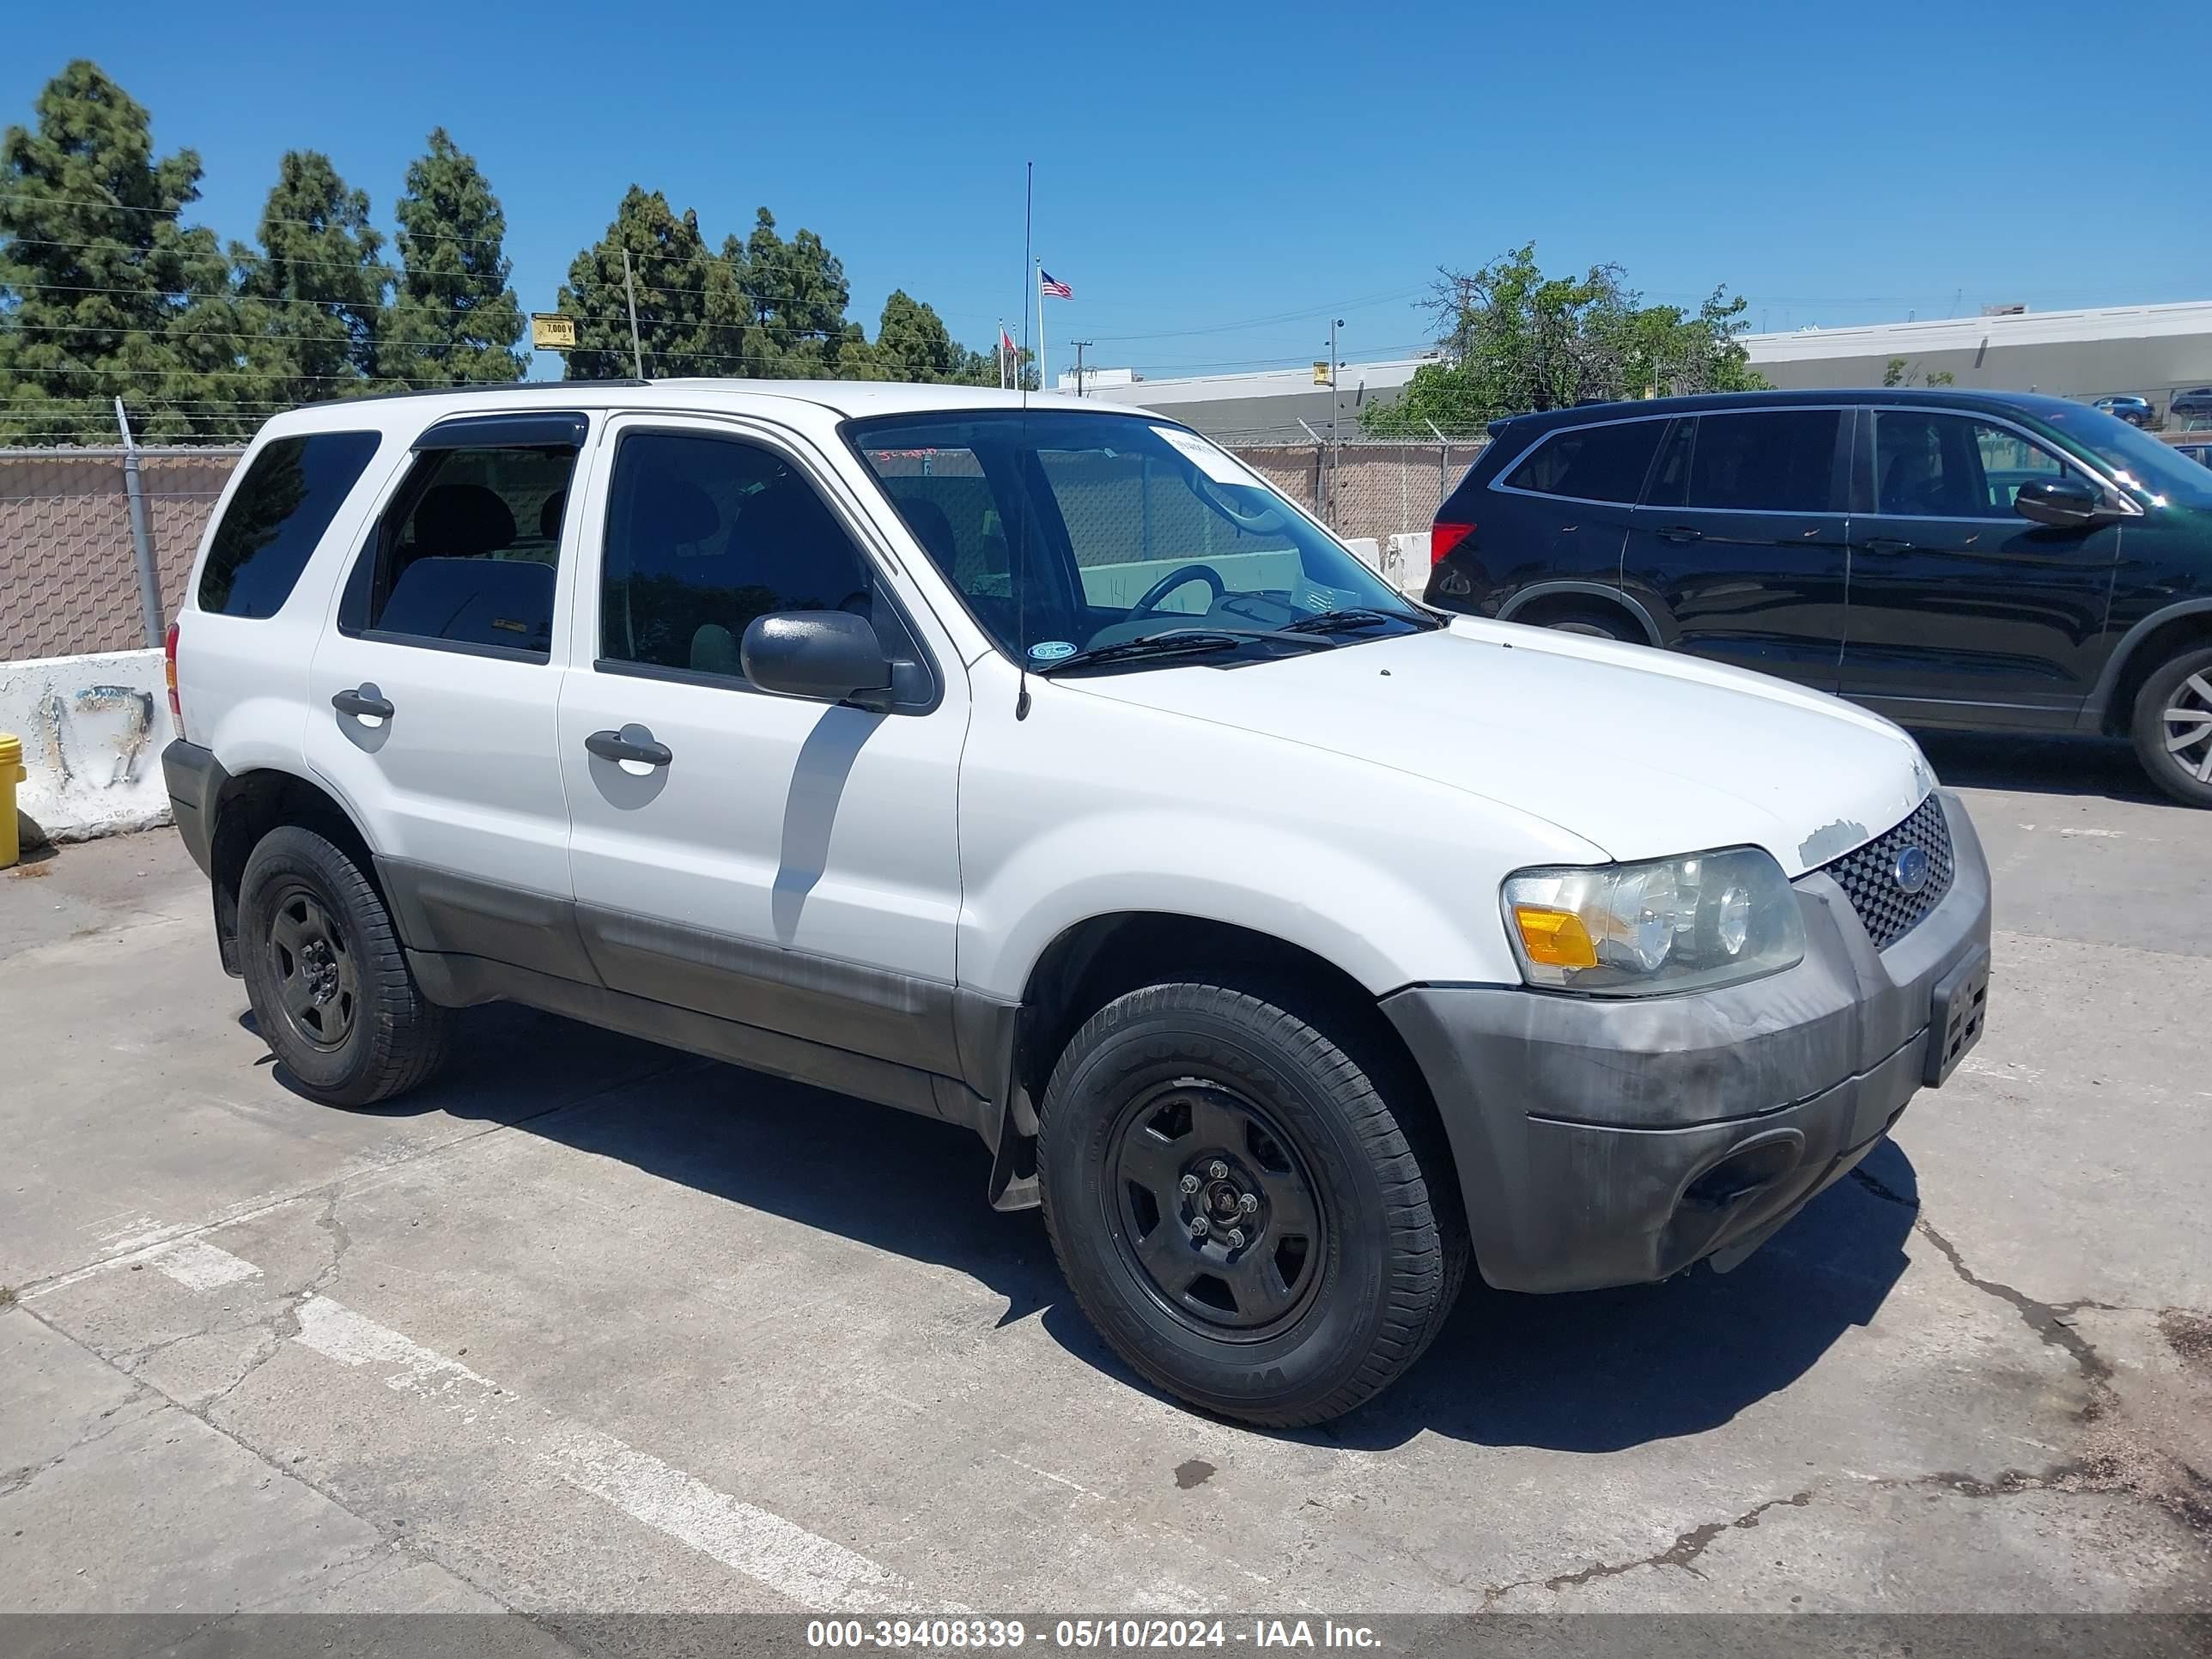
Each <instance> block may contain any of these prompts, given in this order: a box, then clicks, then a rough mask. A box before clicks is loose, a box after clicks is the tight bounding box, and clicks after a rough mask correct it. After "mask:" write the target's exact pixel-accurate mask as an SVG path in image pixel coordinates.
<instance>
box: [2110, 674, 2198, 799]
mask: <svg viewBox="0 0 2212 1659" xmlns="http://www.w3.org/2000/svg"><path fill="white" fill-rule="evenodd" d="M2129 735H2130V737H2132V738H2134V739H2135V745H2136V758H2137V759H2138V760H2140V761H2141V762H2142V766H2143V770H2144V771H2146V772H2148V773H2149V774H2150V780H2151V781H2152V782H2153V783H2154V784H2156V785H2157V786H2158V787H2160V788H2161V789H2163V790H2164V791H2166V793H2167V794H2169V795H2171V796H2172V797H2173V798H2174V799H2176V800H2178V801H2180V802H2181V803H2183V804H2184V805H2188V806H2212V646H2198V647H2195V648H2194V649H2192V650H2187V651H2184V652H2182V653H2180V655H2179V656H2177V657H2175V658H2174V659H2172V661H2171V662H2168V663H2167V664H2166V665H2165V666H2164V667H2162V668H2160V669H2159V670H2158V671H2156V672H2155V673H2154V674H2152V676H2151V677H2150V678H2148V680H2145V681H2144V682H2143V688H2142V690H2141V691H2139V692H2137V693H2136V706H2135V714H2134V718H2133V720H2132V721H2131V722H2130V727H2129Z"/></svg>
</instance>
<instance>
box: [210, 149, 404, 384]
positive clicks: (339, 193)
mask: <svg viewBox="0 0 2212 1659" xmlns="http://www.w3.org/2000/svg"><path fill="white" fill-rule="evenodd" d="M383 248H384V237H383V234H382V233H381V232H380V231H378V230H377V229H376V228H375V227H374V226H373V225H371V224H370V223H369V222H368V194H367V192H366V191H358V190H350V189H349V188H347V186H346V183H345V180H344V179H341V178H340V177H339V176H338V172H337V168H336V167H333V166H332V165H331V158H330V157H329V156H327V155H322V154H320V153H319V152H318V151H315V150H311V149H307V150H289V151H287V152H286V153H285V155H284V158H283V161H281V162H280V163H279V164H278V167H277V176H276V185H275V187H274V188H272V189H271V190H270V192H269V200H268V204H267V205H266V206H264V208H263V210H262V213H261V246H260V247H259V248H258V250H256V249H253V248H249V247H246V246H243V245H240V244H238V243H234V244H232V246H231V259H232V262H233V263H234V264H235V265H236V266H237V267H238V291H239V314H240V319H241V325H242V327H243V328H244V330H245V331H246V334H247V336H248V340H247V343H246V369H247V375H248V378H247V379H246V385H247V386H248V388H249V390H250V391H251V392H252V393H253V395H254V397H255V398H256V399H257V400H259V401H264V402H267V403H270V404H287V405H289V404H306V403H318V402H321V401H323V400H325V399H327V398H343V397H346V396H348V395H349V394H350V393H353V392H362V391H368V390H372V389H374V387H375V386H377V384H378V380H377V356H378V342H379V340H380V337H381V336H382V334H383V333H384V331H385V327H384V325H385V316H386V306H385V297H386V293H387V291H388V290H389V289H390V288H391V285H392V270H391V267H389V266H388V265H386V264H385V263H384V260H383V258H382V252H383Z"/></svg>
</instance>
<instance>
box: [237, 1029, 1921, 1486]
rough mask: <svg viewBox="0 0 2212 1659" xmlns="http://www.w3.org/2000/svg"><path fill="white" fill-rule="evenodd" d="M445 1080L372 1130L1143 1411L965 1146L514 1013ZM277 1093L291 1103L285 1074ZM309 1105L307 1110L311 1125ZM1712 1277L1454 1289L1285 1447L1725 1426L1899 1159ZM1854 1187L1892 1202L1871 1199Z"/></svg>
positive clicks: (1881, 1157)
mask: <svg viewBox="0 0 2212 1659" xmlns="http://www.w3.org/2000/svg"><path fill="white" fill-rule="evenodd" d="M461 1018H462V1020H463V1022H464V1040H463V1041H462V1042H460V1043H459V1044H458V1045H457V1053H456V1055H455V1060H454V1063H453V1065H452V1066H449V1067H448V1069H447V1071H446V1072H445V1073H443V1074H441V1077H440V1078H439V1079H437V1080H436V1081H435V1082H434V1083H433V1084H432V1085H429V1086H428V1087H426V1088H424V1089H422V1090H420V1091H416V1093H414V1094H411V1095H409V1096H407V1097H404V1098H403V1099H401V1100H398V1101H395V1102H392V1103H388V1104H386V1105H384V1106H380V1107H376V1108H372V1109H371V1110H372V1111H374V1112H375V1113H376V1114H378V1115H416V1114H421V1113H428V1112H436V1111H443V1112H447V1113H450V1114H452V1115H454V1116H456V1117H459V1118H465V1119H474V1120H479V1121H490V1122H497V1123H504V1124H507V1125H510V1126H512V1127H516V1128H518V1129H520V1130H521V1131H522V1132H524V1133H529V1134H532V1135H538V1136H541V1137H543V1138H544V1139H547V1140H549V1141H553V1142H556V1143H558V1144H559V1145H562V1146H569V1147H573V1148H574V1149H576V1150H578V1151H580V1152H590V1153H593V1154H595V1155H597V1156H599V1157H601V1158H612V1159H617V1160H619V1161H620V1162H622V1163H624V1164H629V1165H631V1166H632V1167H633V1168H635V1169H638V1170H643V1171H645V1172H646V1173H647V1174H649V1175H652V1176H656V1177H658V1178H659V1179H662V1180H665V1181H673V1182H681V1183H682V1184H683V1185H684V1186H686V1187H689V1188H693V1189H694V1190H696V1191H698V1192H701V1193H704V1194H709V1195H711V1196H713V1197H715V1198H719V1199H722V1200H726V1201H728V1202H729V1203H732V1204H738V1205H744V1206H747V1207H749V1208H751V1209H755V1210H759V1211H763V1212H767V1213H769V1214H772V1215H777V1216H781V1217H783V1218H787V1219H789V1220H793V1221H796V1222H799V1223H800V1224H801V1225H805V1226H807V1227H810V1228H814V1229H818V1230H819V1231H823V1232H826V1233H830V1234H834V1235H836V1236H837V1237H842V1238H846V1239H849V1240H852V1241H854V1243H861V1244H866V1245H867V1246H869V1247H871V1248H872V1249H879V1250H884V1251H886V1252H890V1253H893V1254H896V1255H902V1256H906V1257H908V1258H910V1259H912V1260H915V1261H927V1262H930V1263H933V1264H935V1265H938V1266H940V1267H948V1268H951V1269H952V1270H954V1271H956V1272H958V1273H964V1274H966V1275H968V1276H969V1278H971V1279H974V1280H975V1282H977V1283H978V1284H980V1285H984V1286H985V1287H987V1289H988V1290H990V1291H992V1292H993V1293H994V1295H997V1296H999V1297H1003V1298H1004V1299H1005V1302H1006V1306H1005V1308H1004V1310H1003V1311H1002V1312H1001V1313H1000V1315H999V1316H998V1319H997V1323H998V1324H1000V1325H1001V1326H1003V1325H1006V1324H1011V1323H1012V1322H1015V1321H1017V1320H1020V1319H1024V1318H1027V1317H1029V1316H1031V1315H1032V1314H1037V1315H1041V1316H1042V1323H1043V1328H1044V1329H1045V1330H1046V1331H1047V1332H1048V1334H1051V1335H1052V1336H1053V1338H1054V1340H1057V1341H1058V1342H1059V1343H1060V1344H1061V1346H1064V1347H1065V1348H1066V1350H1067V1351H1068V1352H1071V1353H1072V1354H1073V1355H1075V1356H1076V1357H1078V1358H1081V1359H1082V1360H1084V1361H1085V1363H1086V1364H1090V1365H1091V1366H1093V1367H1095V1368H1096V1369H1097V1370H1099V1371H1101V1372H1103V1373H1104V1374H1106V1375H1108V1376H1112V1377H1113V1378H1115V1381H1116V1382H1117V1383H1120V1384H1121V1385H1123V1386H1127V1387H1131V1388H1139V1389H1146V1390H1147V1391H1148V1392H1152V1393H1155V1394H1157V1393H1158V1390H1154V1389H1151V1387H1150V1385H1149V1384H1147V1383H1145V1382H1144V1381H1143V1380H1142V1379H1141V1378H1139V1377H1138V1376H1136V1375H1135V1374H1134V1373H1133V1372H1132V1371H1130V1370H1128V1368H1127V1367H1126V1366H1125V1365H1123V1364H1121V1360H1120V1359H1119V1358H1116V1357H1115V1355H1114V1353H1113V1352H1111V1351H1110V1350H1109V1348H1108V1347H1107V1346H1105V1344H1104V1343H1103V1341H1101V1340H1099V1338H1098V1336H1097V1334H1096V1333H1095V1332H1094V1331H1093V1330H1092V1328H1091V1325H1090V1323H1089V1322H1088V1321H1087V1320H1086V1319H1085V1317H1084V1316H1083V1314H1082V1311H1081V1310H1079V1308H1078V1307H1077V1306H1076V1305H1075V1302H1074V1298H1073V1297H1072V1296H1071V1295H1070V1294H1069V1293H1068V1291H1067V1289H1066V1285H1065V1283H1064V1282H1063V1281H1062V1279H1061V1278H1060V1272H1059V1268H1058V1267H1057V1264H1056V1263H1055V1262H1054V1260H1053V1255H1052V1250H1051V1248H1050V1246H1049V1245H1048V1243H1047V1242H1046V1239H1045V1236H1044V1230H1043V1226H1042V1223H1041V1221H1040V1220H1039V1218H1038V1216H1037V1214H1036V1212H1034V1211H1030V1212H1019V1213H1012V1214H1007V1213H1001V1212H997V1211H994V1210H993V1209H991V1208H990V1207H989V1206H988V1205H987V1204H986V1203H985V1202H984V1199H983V1189H984V1182H985V1179H986V1176H987V1173H988V1169H989V1163H990V1159H989V1156H988V1154H987V1152H985V1150H984V1148H983V1146H982V1144H981V1142H980V1141H978V1140H977V1139H975V1137H974V1136H973V1135H972V1134H970V1133H969V1132H967V1131H966V1130H964V1129H962V1128H958V1127H954V1126H952V1125H950V1124H945V1123H940V1122H937V1121H933V1120H932V1119H927V1118H922V1117H917V1116H915V1115H911V1114H908V1113H905V1112H900V1111H895V1110H892V1109H890V1108H887V1107H878V1106H874V1105H871V1104H869V1103H866V1102H863V1101H858V1100H854V1099H851V1098H849V1097H844V1096H841V1095H836V1094H832V1093H829V1092H828V1091H823V1090H819V1089H815V1088H811V1087H808V1086H806V1085H800V1084H794V1083H787V1082H783V1081H781V1080H779V1079H773V1078H769V1077H764V1076H762V1075H760V1074H758V1073H750V1072H745V1071H743V1070H740V1069H739V1068H738V1067H735V1066H724V1065H720V1064H718V1063H715V1062H713V1061H708V1060H693V1059H691V1058H690V1057H688V1056H685V1055H683V1054H677V1053H675V1052H673V1051H671V1050H669V1049H665V1048H657V1047H655V1046H654V1045H652V1044H649V1043H645V1042H635V1041H632V1040H631V1039H629V1038H625V1037H618V1036H612V1035H611V1034H608V1033H605V1032H601V1031H597V1030H592V1029H591V1028H588V1027H585V1026H581V1025H578V1024H572V1023H570V1022H568V1021H564V1020H561V1019H556V1018H553V1017H551V1016H549V1015H541V1014H537V1013H533V1012H529V1011H527V1010H524V1009H520V1008H514V1007H507V1006H491V1007H485V1008H477V1009H471V1010H469V1011H467V1012H465V1013H464V1014H463V1015H462V1016H461ZM276 1075H277V1081H278V1082H279V1083H280V1084H283V1085H285V1086H288V1087H289V1086H292V1085H291V1084H290V1080H289V1079H287V1078H286V1077H285V1076H284V1074H283V1070H282V1068H281V1067H280V1068H278V1069H277V1074H276ZM316 1109H318V1110H319V1109H321V1108H316ZM1862 1169H1863V1173H1864V1175H1865V1176H1868V1177H1869V1180H1870V1182H1871V1183H1872V1186H1870V1185H1869V1182H1862V1181H1858V1180H1852V1179H1847V1180H1844V1181H1841V1182H1838V1183H1836V1185H1835V1186H1833V1187H1832V1188H1829V1190H1828V1191H1827V1192H1826V1193H1824V1194H1821V1195H1820V1197H1819V1198H1818V1199H1816V1200H1814V1202H1813V1203H1812V1204H1811V1205H1810V1206H1808V1207H1807V1209H1806V1210H1805V1212H1803V1213H1802V1214H1801V1215H1800V1216H1798V1217H1797V1218H1796V1219H1795V1220H1794V1221H1792V1222H1791V1223H1790V1225H1789V1226H1788V1227H1787V1228H1785V1229H1784V1231H1782V1232H1781V1233H1780V1234H1779V1235H1778V1236H1777V1237H1775V1238H1774V1239H1772V1240H1771V1241H1770V1242H1769V1243H1768V1244H1767V1245H1766V1246H1765V1248H1764V1249H1761V1250H1759V1252H1758V1253H1756V1254H1755V1255H1753V1256H1752V1257H1751V1258H1750V1260H1748V1261H1746V1262H1745V1263H1744V1264H1743V1265H1742V1266H1741V1267H1738V1268H1737V1269H1736V1270H1735V1272H1734V1273H1729V1274H1726V1275H1719V1274H1715V1273H1711V1272H1709V1271H1707V1270H1705V1269H1704V1268H1699V1269H1696V1270H1694V1271H1692V1273H1687V1274H1685V1275H1683V1276H1681V1277H1680V1278H1678V1279H1673V1280H1670V1281H1669V1282H1668V1283H1666V1284H1663V1285H1639V1286H1635V1287H1632V1288H1628V1289H1623V1290H1615V1291H1595V1292H1591V1293H1588V1294H1584V1295H1578V1296H1559V1297H1537V1296H1516V1295H1509V1294H1505V1293H1503V1292H1499V1291H1492V1290H1490V1289H1488V1288H1487V1287H1486V1286H1484V1285H1481V1284H1480V1282H1479V1281H1476V1280H1474V1279H1473V1278H1472V1276H1470V1282H1469V1284H1468V1289H1467V1291H1466V1294H1465V1295H1464V1296H1463V1297H1462V1300H1461V1303H1460V1305H1459V1308H1458V1310H1457V1312H1456V1313H1455V1315H1454V1316H1453V1317H1452V1319H1451V1320H1450V1322H1449V1324H1448V1325H1447V1326H1446V1328H1445V1329H1444V1331H1443V1334H1442V1335H1441V1336H1440V1337H1439V1338H1438V1339H1437V1342H1436V1345H1435V1346H1433V1347H1432V1348H1431V1350H1430V1352H1429V1353H1428V1354H1427V1355H1426V1356H1425V1358H1423V1359H1422V1360H1421V1361H1420V1362H1419V1364H1417V1365H1416V1366H1415V1367H1414V1368H1413V1370H1412V1371H1411V1372H1410V1373H1409V1374H1408V1375H1407V1376H1406V1377H1404V1378H1403V1379H1401V1381H1400V1382H1399V1383H1397V1384H1396V1385H1395V1387H1393V1388H1392V1389H1390V1390H1389V1392H1387V1393H1385V1394H1384V1395H1382V1396H1381V1397H1380V1398H1379V1399H1377V1400H1376V1401H1374V1402H1373V1403H1371V1404H1370V1405H1369V1406H1367V1407H1363V1408H1362V1409H1360V1410H1359V1411H1357V1412H1355V1413H1352V1414H1351V1415H1350V1416H1348V1417H1346V1418H1343V1419H1339V1420H1338V1421H1337V1422H1335V1423H1333V1424H1329V1425H1324V1426H1323V1427H1322V1428H1319V1429H1316V1430H1310V1431H1301V1432H1299V1433H1298V1434H1297V1435H1295V1436H1291V1438H1296V1439H1298V1440H1302V1441H1308V1442H1311V1443H1318V1444H1327V1445H1331V1446H1336V1447H1342V1448H1351V1449H1370V1450H1371V1449H1386V1448H1389V1447H1393V1446H1396V1445H1399V1444H1401V1443H1404V1442H1406V1441H1407V1440H1409V1439H1411V1438H1413V1437H1414V1436H1416V1435H1418V1434H1420V1433H1423V1432H1431V1433H1437V1434H1446V1435H1450V1436H1453V1437H1457V1438H1461V1439H1465V1440H1468V1441H1471V1442H1475V1443H1481V1444H1485V1445H1497V1446H1532V1447H1543V1448H1547V1449H1555V1450H1562V1451H1582V1452H1597V1451H1612V1450H1618V1449H1622V1448H1625V1447H1629V1446H1634V1445H1638V1444H1641V1443H1645V1442H1648V1441H1653V1440H1662V1439H1667V1438H1670V1437H1677V1436H1681V1435H1688V1434H1696V1433H1699V1432H1701V1431H1705V1430H1707V1429H1711V1428H1713V1427H1715V1426H1717V1425H1721V1424H1723V1423H1726V1422H1728V1421H1729V1419H1731V1418H1733V1417H1734V1416H1735V1414H1736V1413H1739V1412H1741V1411H1742V1410H1744V1409H1745V1408H1747V1407H1750V1406H1752V1405H1753V1404H1755V1403H1756V1402H1758V1401H1760V1400H1762V1399H1764V1398H1765V1397H1766V1396H1767V1395H1771V1394H1774V1393H1776V1392H1778V1391H1779V1390H1781V1389H1786V1388H1788V1387H1789V1386H1790V1384H1791V1383H1794V1382H1795V1381H1796V1379H1797V1378H1798V1377H1800V1376H1802V1375H1804V1374H1805V1372H1806V1371H1807V1370H1809V1369H1810V1368H1811V1367H1812V1366H1813V1365H1814V1364H1816V1363H1817V1362H1818V1361H1819V1360H1820V1357H1821V1356H1822V1355H1823V1354H1824V1353H1826V1351H1827V1350H1828V1348H1829V1347H1830V1346H1832V1344H1833V1343H1834V1342H1835V1341H1836V1340H1838V1338H1839V1337H1840V1336H1842V1334H1844V1332H1845V1331H1847V1330H1849V1329H1850V1328H1853V1327H1855V1326H1863V1325H1864V1324H1866V1323H1867V1322H1869V1320H1870V1319H1872V1318H1873V1316H1874V1315H1875V1311H1876V1310H1878V1309H1879V1308H1880V1307H1881V1304H1882V1302H1883V1300H1884V1299H1885V1298H1886V1297H1887V1295H1888V1294H1889V1291H1890V1289H1891V1287H1892V1286H1893V1285H1895V1284H1896V1282H1897V1280H1898V1279H1899V1275H1900V1274H1901V1273H1903V1271H1904V1268H1905V1253H1904V1248H1903V1247H1904V1244H1905V1238H1906V1236H1907V1234H1908V1233H1909V1232H1910V1231H1911V1225H1912V1220H1913V1218H1914V1216H1915V1214H1916V1213H1917V1192H1916V1186H1915V1181H1914V1176H1913V1170H1912V1167H1911V1163H1910V1162H1909V1161H1908V1160H1907V1159H1906V1158H1905V1154H1904V1152H1902V1150H1901V1149H1899V1147H1898V1146H1896V1144H1895V1143H1894V1142H1888V1141H1886V1142H1884V1143H1883V1144H1882V1145H1881V1146H1879V1147H1877V1148H1876V1149H1875V1152H1874V1153H1873V1154H1872V1155H1870V1156H1869V1158H1868V1159H1867V1161H1866V1163H1865V1164H1863V1166H1862ZM1874 1188H1880V1189H1881V1192H1883V1193H1887V1194H1890V1195H1891V1196H1887V1197H1884V1196H1878V1195H1877V1193H1876V1191H1875V1190H1874Z"/></svg>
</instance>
